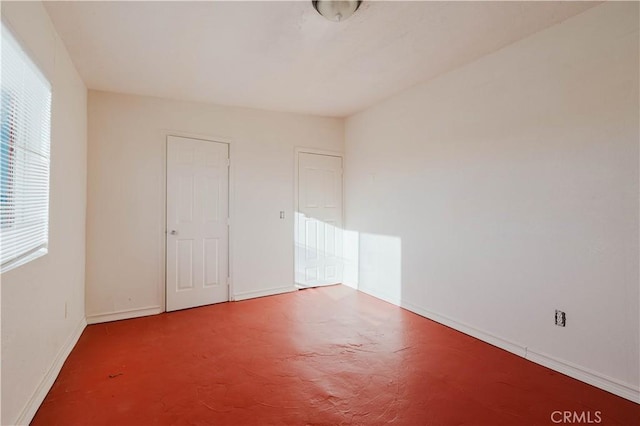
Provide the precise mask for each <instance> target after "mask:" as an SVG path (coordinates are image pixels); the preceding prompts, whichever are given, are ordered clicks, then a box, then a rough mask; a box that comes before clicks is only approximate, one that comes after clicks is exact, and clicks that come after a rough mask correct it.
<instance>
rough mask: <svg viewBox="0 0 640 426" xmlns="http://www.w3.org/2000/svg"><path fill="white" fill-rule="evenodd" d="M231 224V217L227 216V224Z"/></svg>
mask: <svg viewBox="0 0 640 426" xmlns="http://www.w3.org/2000/svg"><path fill="white" fill-rule="evenodd" d="M229 225H231V218H230V217H228V218H227V226H229Z"/></svg>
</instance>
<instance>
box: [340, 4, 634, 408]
mask: <svg viewBox="0 0 640 426" xmlns="http://www.w3.org/2000/svg"><path fill="white" fill-rule="evenodd" d="M638 16H639V14H638V3H635V2H629V3H608V4H604V5H601V6H597V7H595V8H593V9H591V10H588V11H586V12H584V13H583V14H581V15H578V16H576V17H574V18H571V19H569V20H567V21H565V22H563V23H561V24H559V25H557V26H554V27H552V28H549V29H547V30H545V31H542V32H540V33H537V34H535V35H533V36H531V37H529V38H527V39H525V40H522V41H520V42H517V43H515V44H513V45H511V46H509V47H507V48H504V49H502V50H500V51H498V52H495V53H493V54H491V55H488V56H485V57H483V58H481V59H480V60H478V61H476V62H474V63H471V64H468V65H466V66H464V67H462V68H460V69H458V70H456V71H454V72H450V73H448V74H446V75H442V76H440V77H439V78H437V79H435V80H433V81H431V82H428V83H426V84H421V85H419V86H416V87H414V88H411V89H409V90H407V91H405V92H402V93H400V94H398V95H396V96H394V97H392V98H391V99H388V100H386V101H384V102H382V103H380V104H378V105H376V106H374V107H372V108H369V109H367V110H366V111H364V112H362V113H360V114H357V115H355V116H353V117H351V118H349V119H348V120H347V123H346V136H345V154H346V166H345V171H346V227H347V228H348V229H349V230H350V231H353V232H352V233H356V234H357V235H358V238H359V244H358V246H359V250H360V259H359V261H360V270H359V288H360V289H361V290H363V291H366V292H369V293H371V294H373V295H377V296H380V297H383V298H386V299H388V300H392V301H395V302H396V303H402V304H403V305H404V306H406V307H408V308H409V309H411V310H414V311H416V312H418V313H421V314H423V315H426V316H429V317H432V318H435V319H436V320H439V321H441V322H445V323H447V324H450V325H452V326H454V327H455V328H458V329H461V330H463V331H466V332H468V333H471V334H474V335H476V336H479V337H481V338H483V339H485V340H488V341H490V342H492V343H494V344H497V345H500V346H502V347H504V348H506V349H509V350H512V351H514V352H516V353H520V354H521V355H523V356H524V355H525V354H526V356H527V357H528V358H530V359H532V360H534V361H536V362H539V363H543V364H545V365H548V366H551V367H553V368H556V369H559V370H561V371H564V372H565V373H568V374H571V375H573V376H574V377H579V378H581V379H582V380H586V381H588V382H590V383H593V384H596V385H598V386H601V387H603V388H605V389H609V390H611V391H613V392H616V393H618V394H620V395H624V396H625V397H627V398H631V399H635V400H636V401H638V400H640V396H639V394H638V383H639V374H640V373H639V359H640V352H639V348H638V347H639V343H638V339H639V335H640V329H639V322H640V318H639V311H638V301H639V291H638V287H639V277H638V268H639V264H638V263H639V260H638V258H639V250H638V235H639V227H638V219H639V216H638V191H639V183H638V181H639V176H638V155H639V150H638V140H639V131H638V125H639V122H638V114H639V108H638ZM556 308H558V309H562V310H564V311H565V312H566V313H567V317H568V323H567V327H566V328H560V327H557V326H555V325H554V322H553V318H554V310H555V309H556Z"/></svg>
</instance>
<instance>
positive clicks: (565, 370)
mask: <svg viewBox="0 0 640 426" xmlns="http://www.w3.org/2000/svg"><path fill="white" fill-rule="evenodd" d="M526 358H527V359H528V360H529V361H532V362H535V363H536V364H540V365H543V366H545V367H547V368H550V369H552V370H555V371H557V372H559V373H562V374H565V375H567V376H569V377H573V378H574V379H577V380H580V381H581V382H585V383H588V384H590V385H592V386H595V387H597V388H600V389H603V390H606V391H607V392H611V393H612V394H614V395H618V396H621V397H622V398H625V399H628V400H630V401H633V402H635V403H637V404H640V389H638V388H637V387H634V386H633V385H630V384H629V383H624V382H621V381H620V380H617V379H614V378H612V377H607V376H605V375H603V374H600V373H597V372H595V371H593V370H590V369H588V368H585V367H581V366H579V365H575V364H573V363H570V362H568V361H563V360H560V359H557V358H555V357H553V356H551V355H547V354H543V353H539V352H535V351H533V350H531V349H528V350H527V357H526Z"/></svg>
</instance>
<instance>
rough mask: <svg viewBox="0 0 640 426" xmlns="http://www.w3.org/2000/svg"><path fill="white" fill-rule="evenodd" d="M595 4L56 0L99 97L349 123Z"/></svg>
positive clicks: (52, 10)
mask: <svg viewBox="0 0 640 426" xmlns="http://www.w3.org/2000/svg"><path fill="white" fill-rule="evenodd" d="M595 4H597V3H590V2H364V3H363V4H362V6H361V8H360V10H358V11H357V12H356V14H355V15H353V16H352V17H351V18H349V19H348V20H346V21H344V22H342V23H334V22H330V21H327V20H326V19H324V18H322V17H321V16H320V15H318V14H317V13H316V11H315V10H314V9H313V7H312V5H311V1H294V2H184V1H182V2H46V8H47V10H48V11H49V14H50V15H51V18H52V20H53V22H54V25H55V26H56V29H57V30H58V32H59V34H60V36H61V37H62V39H63V40H64V42H65V44H66V46H67V49H68V50H69V53H70V54H71V57H72V59H73V61H74V63H75V64H76V67H77V68H78V71H79V72H80V75H81V76H82V78H83V79H84V81H85V82H86V84H87V86H88V87H89V88H91V89H98V90H107V91H114V92H124V93H134V94H141V95H150V96H158V97H164V98H171V99H181V100H193V101H202V102H209V103H216V104H224V105H238V106H245V107H254V108H261V109H268V110H279V111H293V112H302V113H311V114H319V115H329V116H346V115H350V114H352V113H354V112H357V111H360V110H362V109H364V108H366V107H368V106H370V105H372V104H373V103H375V102H377V101H379V100H381V99H384V98H386V97H388V96H391V95H393V94H394V93H397V92H398V91H401V90H402V89H405V88H407V87H410V86H412V85H415V84H417V83H419V82H422V81H425V80H429V79H431V78H434V77H435V76H437V75H439V74H442V73H444V72H447V71H449V70H451V69H454V68H456V67H459V66H461V65H463V64H465V63H468V62H470V61H473V60H474V59H476V58H478V57H480V56H482V55H485V54H487V53H490V52H493V51H495V50H497V49H499V48H501V47H503V46H506V45H508V44H510V43H513V42H515V41H517V40H519V39H522V38H524V37H526V36H528V35H530V34H533V33H535V32H537V31H540V30H541V29H543V28H546V27H549V26H551V25H553V24H555V23H558V22H560V21H562V20H564V19H567V18H568V17H570V16H573V15H576V14H578V13H580V12H582V11H583V10H585V9H587V8H589V7H592V6H594V5H595Z"/></svg>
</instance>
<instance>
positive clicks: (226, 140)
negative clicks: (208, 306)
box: [159, 130, 235, 312]
mask: <svg viewBox="0 0 640 426" xmlns="http://www.w3.org/2000/svg"><path fill="white" fill-rule="evenodd" d="M161 134H162V138H163V140H164V158H163V160H164V161H163V164H162V167H163V174H164V180H163V182H162V186H163V188H162V189H163V194H162V198H163V204H164V209H163V212H162V215H163V217H162V228H163V231H162V251H163V256H162V262H161V268H162V271H161V274H160V276H161V277H162V278H163V279H162V283H161V286H159V287H160V288H159V291H160V295H161V306H162V309H163V312H167V232H168V227H167V178H168V176H167V169H168V167H167V162H168V161H169V156H168V146H169V137H170V136H175V137H178V138H187V139H196V140H201V141H204V142H215V143H223V144H226V145H227V146H228V149H229V167H228V173H229V176H228V177H229V182H228V185H229V188H228V192H227V193H228V201H227V203H228V213H227V214H228V218H229V222H228V223H229V226H228V238H227V240H228V241H227V250H228V256H227V258H228V266H227V274H228V287H229V289H228V301H233V300H235V296H234V292H233V247H234V244H233V235H234V233H233V212H234V207H233V206H234V200H235V195H234V191H233V188H234V186H235V185H234V182H235V179H234V167H233V158H234V144H233V139H232V138H228V137H222V136H210V135H202V134H196V133H189V132H182V131H177V130H162V132H161Z"/></svg>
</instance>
